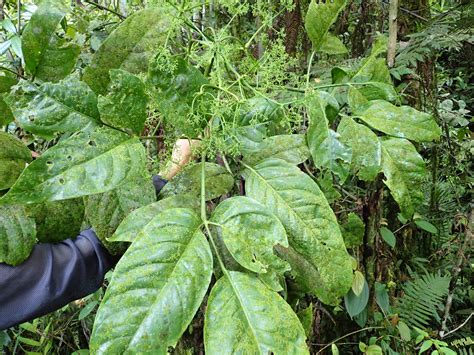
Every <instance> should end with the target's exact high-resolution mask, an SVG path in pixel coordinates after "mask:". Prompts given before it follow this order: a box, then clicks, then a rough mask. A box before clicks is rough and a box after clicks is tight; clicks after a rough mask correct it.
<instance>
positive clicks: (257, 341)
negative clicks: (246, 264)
mask: <svg viewBox="0 0 474 355" xmlns="http://www.w3.org/2000/svg"><path fill="white" fill-rule="evenodd" d="M229 320H231V321H229ZM305 338H306V335H305V332H304V329H303V326H302V325H301V323H300V321H299V319H298V316H297V315H296V314H295V313H294V312H293V310H292V309H291V307H290V306H289V305H288V304H287V303H286V302H285V301H284V300H283V299H282V298H281V297H280V295H278V293H276V292H274V291H271V290H270V289H268V288H267V287H266V286H265V285H264V284H263V283H262V282H261V281H259V280H258V279H257V278H256V277H255V276H252V275H248V274H244V273H240V272H235V271H229V272H227V273H226V274H225V275H224V276H223V277H222V278H220V279H219V281H217V283H216V284H215V285H214V287H213V289H212V291H211V294H210V296H209V300H208V304H207V311H206V315H205V323H204V346H205V350H206V353H207V354H264V355H266V354H271V353H273V354H309V352H308V350H307V348H306V344H305Z"/></svg>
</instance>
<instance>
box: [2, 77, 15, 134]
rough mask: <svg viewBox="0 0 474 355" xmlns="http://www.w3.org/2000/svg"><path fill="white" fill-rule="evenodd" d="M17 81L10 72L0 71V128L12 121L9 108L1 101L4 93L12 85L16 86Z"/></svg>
mask: <svg viewBox="0 0 474 355" xmlns="http://www.w3.org/2000/svg"><path fill="white" fill-rule="evenodd" d="M17 82H18V79H17V78H16V76H15V75H14V74H12V73H10V72H6V71H0V126H5V125H7V124H9V123H10V122H11V121H13V120H14V117H13V114H12V111H11V110H10V107H9V106H8V105H7V104H6V102H5V101H4V100H3V96H4V94H5V93H8V92H9V91H10V88H11V87H12V86H13V85H16V83H17Z"/></svg>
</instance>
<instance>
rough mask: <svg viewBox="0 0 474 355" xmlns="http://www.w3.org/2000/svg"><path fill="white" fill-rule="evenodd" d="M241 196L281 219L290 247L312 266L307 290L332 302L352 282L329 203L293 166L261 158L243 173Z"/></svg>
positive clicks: (349, 263)
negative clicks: (314, 273)
mask: <svg viewBox="0 0 474 355" xmlns="http://www.w3.org/2000/svg"><path fill="white" fill-rule="evenodd" d="M244 177H245V189H246V194H247V196H249V197H251V198H253V199H254V200H256V201H259V202H260V203H262V204H264V205H265V206H266V207H267V208H268V209H269V210H270V211H271V212H273V213H274V214H275V215H276V216H277V217H278V218H279V219H280V221H281V222H282V223H283V226H284V227H285V229H286V231H287V233H288V234H289V238H288V239H289V244H290V246H291V247H292V248H293V249H294V250H295V251H296V252H297V253H298V254H301V256H302V257H303V258H304V259H306V261H307V262H308V263H309V264H310V265H312V266H313V267H314V268H315V269H316V270H318V272H319V274H320V277H319V281H320V283H318V284H317V285H315V286H316V287H315V289H313V290H312V292H313V293H314V294H315V295H316V296H317V297H319V298H320V299H321V300H322V301H323V302H325V303H329V304H333V303H335V302H337V298H338V297H339V296H342V295H344V294H345V293H346V292H347V290H348V289H349V288H350V287H351V284H352V266H351V260H350V256H349V254H348V253H347V250H346V248H345V246H344V241H343V240H342V236H341V231H340V230H339V225H338V223H337V220H336V217H335V215H334V213H333V211H332V210H331V207H330V206H329V204H328V203H327V201H326V198H325V197H324V195H323V193H322V192H321V190H320V189H319V187H318V185H317V184H316V183H315V182H314V181H313V180H312V179H311V178H310V177H309V176H308V175H306V174H304V173H303V172H301V170H299V169H298V168H297V167H295V166H294V165H292V164H289V163H287V162H285V161H283V160H280V159H270V160H266V161H264V162H262V163H260V164H258V165H257V166H255V167H253V168H251V167H248V169H247V170H246V171H245V172H244Z"/></svg>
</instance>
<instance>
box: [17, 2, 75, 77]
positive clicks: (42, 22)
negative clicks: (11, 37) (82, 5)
mask: <svg viewBox="0 0 474 355" xmlns="http://www.w3.org/2000/svg"><path fill="white" fill-rule="evenodd" d="M67 12H68V8H67V7H66V6H65V5H64V4H63V3H62V2H60V1H53V0H45V1H42V2H41V3H40V4H39V6H38V8H37V10H36V11H35V12H34V14H33V16H31V19H30V21H29V22H28V24H27V25H26V27H25V29H24V30H23V33H22V41H21V49H22V52H23V56H24V59H25V68H26V71H27V72H28V73H30V74H31V75H33V76H35V77H36V78H38V79H40V80H43V81H58V80H61V79H63V78H65V77H66V76H67V75H68V74H69V73H70V72H71V71H72V69H73V68H74V65H75V63H76V60H77V57H78V56H79V53H80V47H79V46H78V45H76V44H68V43H66V42H65V41H64V40H63V39H61V38H59V37H58V36H56V33H55V32H56V28H57V27H58V25H59V23H60V22H61V21H62V19H63V18H64V16H66V13H67Z"/></svg>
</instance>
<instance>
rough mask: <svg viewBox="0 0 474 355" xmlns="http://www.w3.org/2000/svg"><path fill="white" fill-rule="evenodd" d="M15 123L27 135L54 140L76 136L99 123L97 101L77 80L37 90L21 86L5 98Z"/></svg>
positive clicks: (29, 84)
mask: <svg viewBox="0 0 474 355" xmlns="http://www.w3.org/2000/svg"><path fill="white" fill-rule="evenodd" d="M5 101H6V102H7V103H8V104H9V105H10V107H11V110H12V112H13V115H14V116H15V119H16V120H17V121H18V123H19V125H20V126H21V127H22V128H24V129H25V130H27V131H30V132H32V133H35V134H38V135H41V136H44V137H49V138H50V137H53V136H54V134H56V133H58V132H76V131H78V130H80V129H84V128H86V127H89V128H90V127H93V126H95V125H97V124H98V122H99V111H98V110H97V97H96V96H95V94H94V92H93V91H92V90H91V89H89V87H88V86H87V85H86V84H85V83H83V82H81V81H78V80H75V79H65V80H63V81H60V82H59V83H56V84H53V83H44V84H43V85H41V86H36V85H34V84H31V83H29V82H27V81H22V82H20V84H19V85H17V86H15V87H14V88H13V90H12V92H11V93H10V94H8V95H6V96H5Z"/></svg>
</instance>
